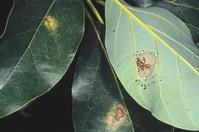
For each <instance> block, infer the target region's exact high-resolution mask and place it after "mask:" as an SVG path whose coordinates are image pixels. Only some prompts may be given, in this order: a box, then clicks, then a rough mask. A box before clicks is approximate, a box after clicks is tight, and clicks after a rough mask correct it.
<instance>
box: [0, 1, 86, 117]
mask: <svg viewBox="0 0 199 132" xmlns="http://www.w3.org/2000/svg"><path fill="white" fill-rule="evenodd" d="M83 31H84V14H83V3H82V1H80V0H67V1H63V0H42V1H40V0H28V1H27V0H17V1H14V5H13V8H12V11H11V13H10V15H9V21H8V23H7V28H6V30H5V32H4V34H3V36H1V38H0V105H1V107H0V117H3V116H6V115H9V114H11V113H13V112H15V111H17V110H19V109H21V108H22V107H24V106H25V105H26V104H27V103H28V102H30V101H32V100H33V99H35V98H36V97H38V96H40V95H42V94H44V93H46V92H47V91H48V90H50V89H51V88H52V87H53V86H54V85H55V84H56V83H57V82H58V81H59V80H60V79H61V78H62V76H63V75H64V73H65V72H66V71H67V69H68V67H69V65H70V63H71V62H72V60H73V58H74V55H75V53H76V50H77V48H78V45H79V42H80V40H81V38H82V36H83Z"/></svg>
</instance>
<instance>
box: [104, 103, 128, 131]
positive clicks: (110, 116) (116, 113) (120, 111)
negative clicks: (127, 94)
mask: <svg viewBox="0 0 199 132" xmlns="http://www.w3.org/2000/svg"><path fill="white" fill-rule="evenodd" d="M125 119H126V110H125V108H124V106H123V105H122V104H119V103H114V104H113V106H112V107H111V109H110V111H109V112H108V113H107V116H106V118H105V123H106V124H107V126H108V127H110V128H112V129H113V130H115V129H117V128H119V127H120V126H121V125H122V124H123V123H124V121H125Z"/></svg>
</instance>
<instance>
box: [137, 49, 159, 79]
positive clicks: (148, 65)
mask: <svg viewBox="0 0 199 132" xmlns="http://www.w3.org/2000/svg"><path fill="white" fill-rule="evenodd" d="M136 63H137V71H138V75H139V76H141V77H148V76H150V74H151V73H152V72H153V70H154V67H155V64H156V63H157V59H156V55H155V53H153V52H145V53H142V54H138V55H137V57H136Z"/></svg>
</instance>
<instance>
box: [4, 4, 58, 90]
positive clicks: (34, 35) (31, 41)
mask: <svg viewBox="0 0 199 132" xmlns="http://www.w3.org/2000/svg"><path fill="white" fill-rule="evenodd" d="M56 1H57V0H53V1H52V3H51V4H50V6H49V8H48V10H47V11H46V14H45V15H44V17H43V19H42V20H41V22H40V24H39V25H38V27H37V29H36V31H35V33H34V34H33V36H32V39H31V40H30V42H29V44H28V47H27V48H26V50H25V51H24V53H23V55H22V56H21V57H20V59H19V60H18V61H17V63H16V65H15V66H14V68H13V69H12V70H11V72H10V73H9V75H8V78H7V79H6V81H5V83H4V84H3V85H2V87H1V88H0V89H2V88H3V87H4V86H5V85H6V84H7V82H8V81H9V79H10V78H11V77H12V75H13V73H14V71H15V70H16V68H17V66H18V65H19V63H20V61H21V60H22V58H23V57H24V56H25V55H26V53H27V51H28V50H29V49H31V45H32V43H33V40H34V38H35V37H36V35H37V33H38V31H39V29H40V27H41V26H42V24H43V21H44V19H45V18H46V16H47V15H48V13H49V12H50V11H51V9H52V7H53V5H54V3H55V2H56ZM14 5H15V0H14ZM13 8H14V7H13ZM11 14H12V13H11ZM11 14H10V15H11Z"/></svg>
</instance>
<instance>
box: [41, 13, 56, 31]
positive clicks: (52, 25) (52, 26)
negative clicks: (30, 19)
mask: <svg viewBox="0 0 199 132" xmlns="http://www.w3.org/2000/svg"><path fill="white" fill-rule="evenodd" d="M44 25H45V27H47V28H48V30H49V31H52V32H56V30H57V27H58V21H57V20H56V19H55V18H54V17H53V16H46V18H45V19H44Z"/></svg>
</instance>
